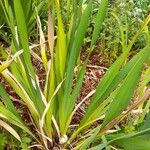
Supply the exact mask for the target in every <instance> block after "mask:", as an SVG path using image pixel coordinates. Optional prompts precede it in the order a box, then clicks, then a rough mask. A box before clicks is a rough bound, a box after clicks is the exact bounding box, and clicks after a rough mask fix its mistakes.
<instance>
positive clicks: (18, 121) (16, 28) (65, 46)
mask: <svg viewBox="0 0 150 150" xmlns="http://www.w3.org/2000/svg"><path fill="white" fill-rule="evenodd" d="M63 5H65V6H67V8H65V9H67V10H68V11H69V12H70V13H69V14H68V12H67V13H66V10H65V9H64V8H63V7H62V6H63ZM0 6H1V8H2V10H3V12H4V16H5V17H4V18H5V19H6V21H7V24H8V26H9V28H10V30H11V31H10V32H11V34H12V38H11V45H10V51H11V55H10V56H9V55H8V59H7V60H6V61H3V62H2V63H1V65H0V73H1V75H2V76H3V77H4V78H5V80H6V81H7V82H8V83H9V85H10V86H11V87H12V88H13V90H14V91H15V92H16V93H17V95H18V96H19V97H20V99H19V101H23V102H24V104H25V106H26V107H27V109H28V110H29V112H30V117H31V120H32V124H33V125H34V128H35V129H36V131H37V132H36V133H35V132H32V131H31V130H30V128H29V127H28V125H27V124H26V122H25V121H23V119H24V118H21V117H20V114H19V112H18V111H17V110H16V108H15V107H14V105H13V102H12V100H11V97H9V92H8V93H7V91H5V89H4V88H3V86H2V85H1V84H0V99H1V101H2V103H1V104H0V118H1V120H0V121H1V124H0V126H2V127H3V128H4V129H5V130H7V131H8V132H10V133H11V134H12V136H14V137H15V138H16V139H17V140H18V142H20V143H21V146H22V147H23V148H24V149H27V148H28V144H29V143H30V139H28V138H26V137H25V138H24V137H23V136H22V135H21V132H19V130H21V131H23V132H25V133H26V134H28V135H30V137H32V138H33V140H34V141H35V142H36V144H37V145H38V146H40V147H41V148H42V149H50V148H51V149H52V148H53V147H54V146H58V147H59V148H62V149H65V148H67V149H81V150H85V149H88V148H91V147H93V149H95V146H96V147H98V148H100V147H102V148H104V147H107V146H108V145H109V144H113V145H116V142H118V141H119V140H122V139H124V137H130V138H132V137H134V136H135V135H136V136H140V135H141V134H143V133H147V132H148V131H149V130H150V128H147V129H143V130H142V131H137V133H133V134H132V135H127V136H126V135H124V136H123V137H119V138H118V137H117V138H115V139H110V141H108V142H106V143H105V142H104V141H105V140H103V141H100V142H99V143H97V144H95V143H96V141H97V138H100V139H104V135H105V134H106V132H107V130H109V125H111V124H112V122H113V123H114V125H115V124H117V123H118V122H117V121H118V120H117V119H118V118H120V117H122V112H123V111H124V110H125V109H126V107H127V106H128V105H129V104H130V102H131V99H132V96H133V94H134V91H135V89H136V86H137V84H138V82H139V80H140V78H141V73H142V70H143V69H144V63H147V61H148V60H149V58H150V51H149V50H150V45H149V44H146V45H145V46H144V48H143V49H141V50H140V52H139V53H138V54H137V55H135V56H134V57H133V58H132V59H131V60H130V61H129V62H127V63H126V64H125V62H126V60H127V57H128V54H129V52H130V51H131V49H132V47H133V45H134V43H135V42H136V40H137V39H138V37H139V36H140V35H141V34H142V33H143V31H144V30H145V28H146V27H147V25H148V23H149V22H150V15H149V16H148V17H147V18H146V19H145V20H144V21H143V23H142V25H141V27H140V28H139V30H138V31H137V32H136V34H135V35H134V36H133V38H132V39H131V41H129V42H128V43H127V44H126V45H125V46H124V47H122V54H121V55H120V56H119V57H118V59H117V60H116V61H115V62H114V63H113V64H112V65H111V67H110V68H109V70H108V71H107V72H106V73H105V75H104V76H103V78H102V79H101V81H100V83H99V85H98V87H97V88H96V90H95V93H94V95H93V96H92V94H91V96H92V98H91V102H90V104H89V106H88V108H87V111H86V112H85V115H84V117H83V118H82V119H81V122H80V124H78V126H77V127H76V128H74V129H72V128H71V125H72V123H71V121H72V119H73V116H74V115H75V113H76V111H77V110H78V108H79V107H80V105H81V104H82V103H83V101H81V103H79V104H78V105H77V106H76V102H77V97H78V94H79V92H80V89H81V86H82V82H83V80H84V74H85V72H86V66H87V63H88V59H89V56H90V54H91V52H92V51H93V48H94V45H95V43H96V41H97V38H98V33H99V31H100V30H101V26H102V22H103V20H104V18H105V15H106V12H107V7H108V1H107V0H101V2H100V4H99V7H97V10H98V13H96V19H95V24H94V29H93V32H92V35H91V40H90V46H89V49H88V56H87V58H86V60H85V61H84V62H83V64H80V67H79V69H78V74H77V78H76V82H75V83H74V84H73V81H74V70H75V68H76V65H77V61H78V58H79V57H80V53H81V49H82V46H83V44H84V39H85V36H86V32H87V28H88V25H89V23H90V22H89V20H90V17H91V15H93V14H92V12H93V1H92V0H89V1H80V2H79V1H78V2H76V1H72V0H68V1H59V0H53V1H48V10H47V11H48V13H49V14H48V45H49V47H47V45H46V44H45V37H44V32H43V29H42V25H41V21H40V16H39V11H38V6H37V5H36V7H35V10H37V11H36V13H35V14H34V15H35V16H36V19H37V23H38V30H39V33H40V34H39V38H40V40H39V41H40V42H39V45H38V46H39V47H40V52H39V53H40V54H41V58H40V57H39V56H37V54H35V53H34V52H33V50H32V49H31V46H32V45H31V46H30V45H29V29H30V28H29V24H30V19H31V18H32V15H33V14H32V13H33V12H32V11H31V8H32V7H31V6H32V2H31V1H30V3H27V4H26V5H25V4H24V3H23V2H22V0H14V1H11V2H9V1H8V0H3V1H1V2H0ZM64 14H66V15H67V17H64ZM79 14H80V15H79ZM30 17H31V18H30ZM63 19H64V20H63ZM31 20H32V19H31ZM64 22H65V24H67V27H65V24H64ZM31 27H32V25H31ZM147 34H148V35H149V31H148V32H147ZM48 48H49V51H47V49H48ZM31 54H32V57H34V59H38V61H40V63H42V64H43V66H44V69H45V75H46V78H45V84H44V87H42V88H41V86H40V81H39V77H38V74H36V73H35V70H34V67H33V63H32V61H31ZM33 54H34V55H33ZM47 54H48V55H47ZM49 55H50V58H49V57H48V56H49ZM9 57H10V58H9ZM103 116H105V118H104V119H103V120H101V118H103ZM98 120H101V121H102V122H101V123H97V121H98ZM95 123H97V126H96V128H94V129H92V125H93V124H95ZM86 131H87V132H86ZM137 138H138V137H136V139H134V140H133V143H134V142H135V141H136V140H137ZM106 139H107V136H106ZM141 141H142V139H141ZM100 143H103V144H102V145H100V146H99V144H100ZM119 143H121V142H120V141H119ZM126 143H128V141H126ZM118 145H119V144H118ZM120 145H121V146H123V147H125V146H124V143H121V144H120ZM102 148H101V149H102Z"/></svg>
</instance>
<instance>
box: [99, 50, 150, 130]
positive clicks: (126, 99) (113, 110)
mask: <svg viewBox="0 0 150 150" xmlns="http://www.w3.org/2000/svg"><path fill="white" fill-rule="evenodd" d="M149 57H150V48H149V47H146V51H145V53H143V55H141V56H140V58H139V59H138V60H137V62H136V63H135V64H134V65H133V66H132V68H131V70H130V71H129V73H128V75H127V77H126V78H125V79H124V81H123V83H122V85H121V87H120V89H119V90H118V93H117V94H116V96H115V97H114V100H113V101H112V103H111V104H110V106H109V108H108V111H107V113H106V116H105V119H104V122H103V124H102V128H103V127H105V126H106V125H107V124H108V123H109V122H110V121H112V120H113V119H114V118H116V117H117V116H118V115H119V114H120V113H121V112H122V111H123V110H124V109H125V108H126V107H127V106H128V104H129V103H130V100H131V97H132V95H133V92H134V90H135V88H136V85H137V82H138V80H139V79H140V75H141V70H142V68H143V66H144V62H145V61H147V59H149Z"/></svg>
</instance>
